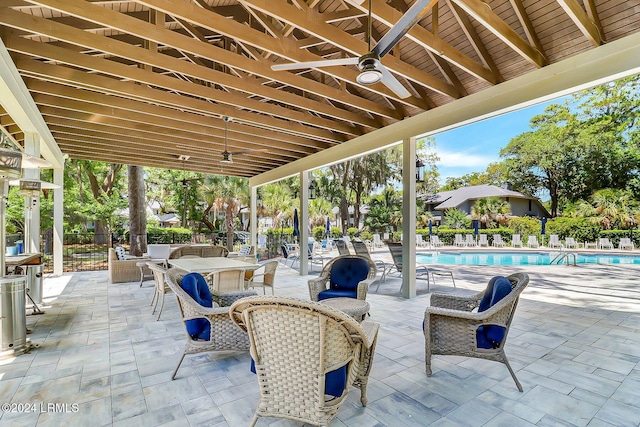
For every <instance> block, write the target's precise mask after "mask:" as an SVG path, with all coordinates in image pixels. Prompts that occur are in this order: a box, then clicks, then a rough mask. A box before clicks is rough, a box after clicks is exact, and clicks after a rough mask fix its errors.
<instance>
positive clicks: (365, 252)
mask: <svg viewBox="0 0 640 427" xmlns="http://www.w3.org/2000/svg"><path fill="white" fill-rule="evenodd" d="M353 249H354V250H355V251H356V255H360V256H363V257H365V258H369V259H370V260H372V261H373V263H374V264H375V265H376V268H377V269H378V270H379V271H382V276H381V277H380V278H381V279H382V280H383V281H386V280H387V273H388V272H389V271H391V269H393V264H387V263H386V262H384V261H382V260H379V259H376V260H374V259H373V258H371V253H370V252H369V249H368V248H367V245H365V244H364V243H363V242H358V241H354V242H353Z"/></svg>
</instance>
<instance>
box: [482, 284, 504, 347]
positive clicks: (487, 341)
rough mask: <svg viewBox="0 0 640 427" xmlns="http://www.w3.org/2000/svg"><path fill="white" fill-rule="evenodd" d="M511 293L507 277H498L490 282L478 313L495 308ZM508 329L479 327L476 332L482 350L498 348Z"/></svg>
mask: <svg viewBox="0 0 640 427" xmlns="http://www.w3.org/2000/svg"><path fill="white" fill-rule="evenodd" d="M509 292H511V282H510V281H509V279H507V278H506V277H502V276H496V277H494V278H492V279H491V280H490V281H489V284H488V285H487V289H486V290H485V292H484V295H483V297H482V300H481V301H480V305H479V306H478V312H483V311H485V310H488V309H489V308H491V307H493V306H494V305H495V304H497V303H498V301H500V300H501V299H503V298H504V297H506V296H507V295H509ZM505 333H506V329H505V328H504V327H503V326H497V325H484V326H480V327H478V329H477V331H476V340H477V343H478V347H480V348H498V347H499V346H500V343H502V340H503V339H504V335H505Z"/></svg>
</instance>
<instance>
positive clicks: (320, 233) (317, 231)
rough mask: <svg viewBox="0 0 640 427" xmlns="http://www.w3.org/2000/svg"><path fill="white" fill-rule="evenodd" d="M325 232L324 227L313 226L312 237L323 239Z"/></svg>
mask: <svg viewBox="0 0 640 427" xmlns="http://www.w3.org/2000/svg"><path fill="white" fill-rule="evenodd" d="M326 232H327V229H326V228H325V227H314V228H313V238H314V239H316V240H318V241H320V240H322V239H324V235H325V233H326Z"/></svg>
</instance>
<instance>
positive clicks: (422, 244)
mask: <svg viewBox="0 0 640 427" xmlns="http://www.w3.org/2000/svg"><path fill="white" fill-rule="evenodd" d="M416 246H417V247H419V248H424V247H427V246H429V243H428V242H426V241H424V240H423V239H422V234H416Z"/></svg>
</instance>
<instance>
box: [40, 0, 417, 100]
mask: <svg viewBox="0 0 640 427" xmlns="http://www.w3.org/2000/svg"><path fill="white" fill-rule="evenodd" d="M48 1H49V0H48ZM136 2H137V3H140V4H144V5H146V6H148V7H151V8H154V9H158V10H161V11H164V12H165V13H168V14H171V15H174V16H176V15H177V16H180V17H181V18H182V19H184V20H186V21H189V22H192V23H193V24H195V25H198V26H201V27H203V28H207V29H210V30H211V31H215V32H217V33H220V34H224V35H226V36H228V37H232V38H234V39H235V40H239V41H242V42H244V43H246V44H248V45H251V46H254V47H256V48H258V49H260V50H263V51H268V52H271V53H273V54H276V55H278V56H280V57H282V58H285V59H287V60H289V61H295V62H304V61H317V60H319V59H320V57H318V56H317V55H313V54H311V53H310V52H307V51H305V50H301V49H298V48H297V46H296V42H295V41H294V40H292V39H291V38H283V39H278V40H276V39H274V38H270V37H265V35H264V33H261V32H259V31H255V30H253V29H251V28H248V27H247V26H246V25H243V24H241V23H238V22H234V21H232V20H229V19H223V18H222V17H220V16H219V15H217V14H216V13H214V12H206V11H203V10H202V9H199V8H197V7H196V6H194V5H193V4H192V3H190V2H189V1H187V0H136ZM292 7H293V6H292ZM294 9H296V8H295V7H294ZM296 11H297V9H296ZM253 62H255V61H253ZM266 68H269V67H266ZM248 71H252V72H253V73H256V74H257V73H258V72H257V71H258V70H257V69H256V70H248ZM322 72H323V73H327V74H331V75H333V76H334V77H336V78H339V79H341V80H345V81H347V82H355V81H356V77H357V75H358V73H357V72H356V71H354V70H352V69H349V68H347V67H330V68H326V69H323V70H322ZM263 73H264V74H263ZM273 73H276V74H280V76H277V75H274V74H273ZM260 74H261V75H263V76H264V77H267V78H271V79H273V80H277V81H281V82H283V83H284V82H285V79H287V75H288V76H292V75H295V74H294V73H287V72H282V71H276V72H273V71H272V72H271V73H267V72H266V71H262V70H261V71H260ZM305 80H307V81H309V79H305ZM312 82H313V81H311V83H312ZM311 83H310V84H309V86H310V85H311ZM355 84H358V83H355ZM358 85H359V86H361V87H362V88H364V89H367V90H370V91H372V92H375V93H378V94H380V95H382V96H386V97H392V98H394V99H397V100H398V101H400V102H403V103H406V104H408V105H411V106H413V107H417V108H420V109H424V108H425V104H424V102H423V101H422V100H420V99H417V98H415V97H411V98H407V99H401V98H399V97H398V96H397V95H396V94H395V93H393V92H392V91H391V90H390V89H388V88H387V87H386V86H384V85H383V84H376V85H370V86H367V85H360V84H358ZM291 86H296V87H300V88H301V89H304V88H305V87H306V86H305V85H302V86H297V85H295V84H291ZM322 87H324V88H326V90H327V92H330V91H331V88H330V87H329V86H325V85H322ZM305 90H307V91H310V89H309V87H307V88H306V89H305ZM338 93H341V94H342V95H343V97H345V96H347V94H346V93H343V92H340V91H338ZM318 95H319V96H327V97H330V96H329V95H323V94H322V93H318ZM330 98H332V99H333V100H334V101H338V102H344V101H342V100H340V99H335V98H333V97H330ZM355 98H356V99H360V100H362V98H358V97H355ZM347 104H349V103H347ZM371 111H375V110H373V109H372V110H371Z"/></svg>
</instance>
